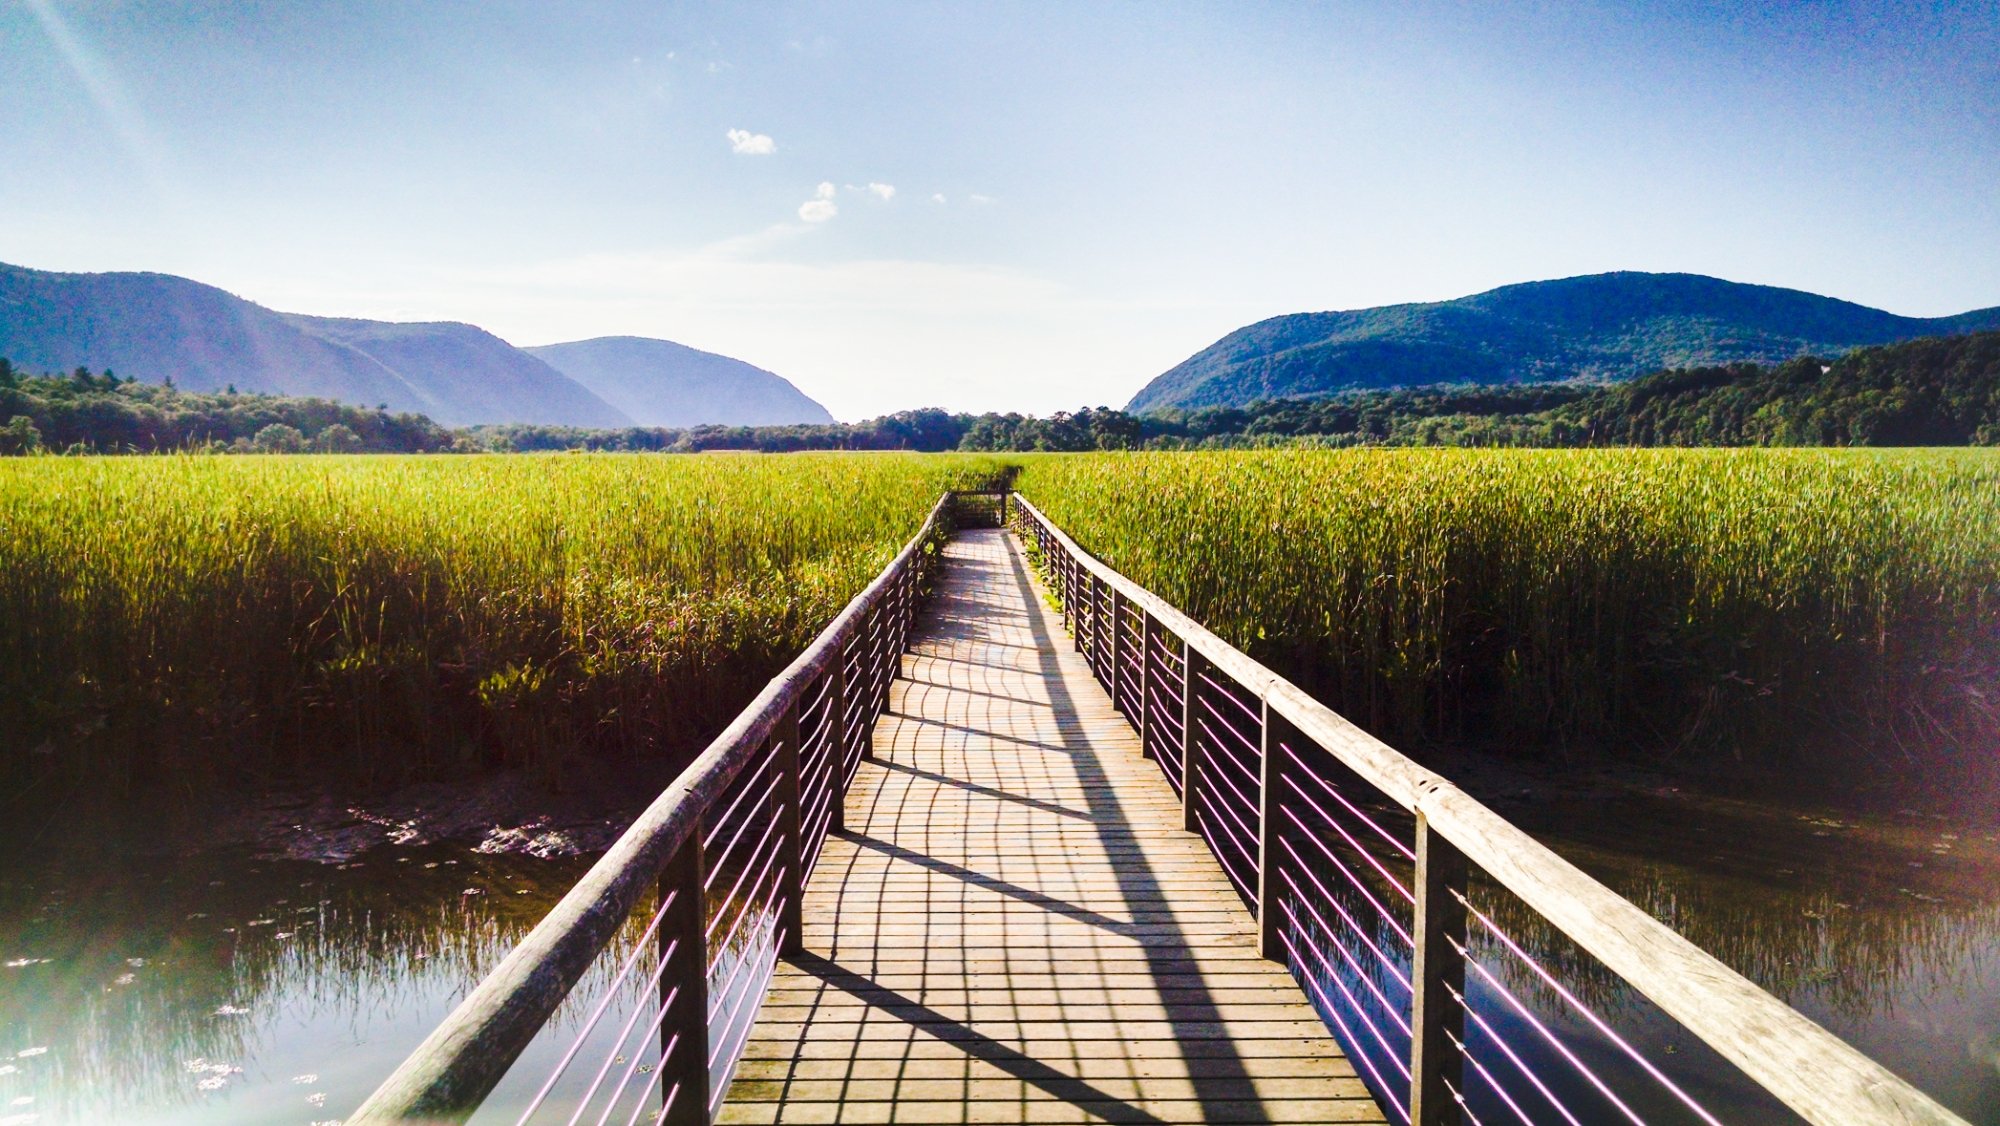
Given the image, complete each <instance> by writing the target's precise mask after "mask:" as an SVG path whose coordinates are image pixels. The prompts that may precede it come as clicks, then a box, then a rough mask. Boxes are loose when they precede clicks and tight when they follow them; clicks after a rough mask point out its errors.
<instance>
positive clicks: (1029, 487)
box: [1017, 450, 2000, 793]
mask: <svg viewBox="0 0 2000 1126" xmlns="http://www.w3.org/2000/svg"><path fill="white" fill-rule="evenodd" d="M1026 460H1027V464H1026V468H1025V470H1024V471H1023V472H1022V474H1021V476H1020V478H1019V480H1018V482H1017V487H1018V488H1020V490H1021V491H1022V493H1023V494H1024V495H1026V496H1028V497H1029V498H1030V499H1032V500H1034V501H1035V503H1036V504H1038V505H1039V506H1041V508H1042V509H1043V511H1045V512H1046V513H1047V514H1048V515H1049V516H1050V517H1051V518H1052V519H1054V520H1055V521H1056V522H1057V523H1058V524H1061V525H1062V526H1064V527H1065V528H1066V529H1067V530H1068V531H1069V532H1070V534H1071V535H1073V536H1075V537H1076V539H1077V540H1078V542H1079V543H1081V544H1083V545H1084V547H1085V548H1086V549H1088V550H1090V551H1092V552H1094V553H1096V554H1098V555H1100V556H1101V557H1103V558H1104V559H1106V560H1107V561H1108V562H1110V563H1111V564H1112V565H1113V566H1115V567H1117V568H1119V569H1120V570H1122V571H1124V572H1125V573H1126V574H1128V575H1130V576H1131V577H1132V578H1134V579H1135V580H1137V581H1138V582H1140V583H1141V584H1142V585H1145V586H1147V587H1149V588H1150V589H1152V590H1154V591H1155V592H1157V593H1158V594H1160V595H1162V596H1163V597H1165V598H1166V599H1167V600H1168V601H1170V602H1172V603H1174V604H1175V605H1177V606H1180V607H1181V608H1182V609H1183V610H1186V611H1187V612H1188V613H1190V614H1191V615H1193V616H1194V617H1195V618H1197V619H1198V620H1200V621H1202V622H1203V623H1204V624H1206V625H1208V626H1209V627H1210V628H1211V629H1214V630H1215V631H1216V632H1217V633H1219V634H1221V635H1222V636H1223V637H1225V638H1227V639H1228V640H1229V641H1231V642H1232V643H1234V644H1236V645H1238V646H1240V647H1242V648H1244V649H1246V650H1247V651H1249V652H1250V653H1251V654H1252V655H1253V656H1256V657H1258V658H1259V659H1261V660H1263V661H1265V662H1266V663H1268V664H1270V665H1272V666H1273V667H1275V668H1277V669H1278V670H1279V671H1281V672H1283V673H1284V674H1286V675H1288V676H1291V677H1293V678H1294V679H1296V680H1297V681H1298V682H1299V683H1300V684H1301V686H1302V687H1305V688H1307V689H1309V690H1310V691H1312V692H1314V694H1315V695H1317V696H1319V697H1320V698H1321V699H1322V700H1324V701H1325V702H1326V703H1327V704H1328V705H1330V706H1332V707H1333V708H1335V709H1336V710H1338V711H1340V712H1342V713H1343V714H1345V715H1347V716H1348V717H1349V718H1351V719H1353V720H1354V721H1355V722H1357V723H1360V724H1361V725H1362V726H1364V727H1367V728H1369V729H1370V730H1372V731H1374V732H1375V733H1376V734H1378V735H1380V736H1382V737H1383V738H1385V739H1387V740H1389V741H1390V742H1391V743H1394V744H1396V745H1398V746H1401V747H1403V748H1405V749H1406V750H1408V751H1411V752H1414V753H1418V754H1419V756H1420V757H1421V753H1422V751H1423V749H1424V748H1425V747H1437V746H1443V745H1452V746H1462V747H1466V748H1468V749H1471V750H1476V751H1486V752H1496V753H1499V754H1502V755H1505V756H1510V757H1516V758H1524V757H1525V758H1549V759H1555V760H1558V761H1564V762H1570V763H1577V762H1585V763H1589V762H1605V761H1624V762H1636V763H1643V764H1646V765H1649V766H1653V767H1659V768H1664V769H1669V770H1674V771H1682V770H1686V771H1693V772H1707V773H1723V774H1731V775H1734V776H1736V777H1738V778H1742V779H1748V780H1753V781H1754V780H1760V779H1761V780H1763V781H1766V782H1771V783H1775V784H1776V785H1778V786H1780V787H1781V788H1785V789H1791V788H1794V787H1796V786H1797V785H1798V784H1799V783H1800V782H1801V781H1804V780H1811V781H1814V782H1834V783H1840V784H1847V785H1852V786H1860V787H1873V788H1883V789H1889V790H1899V789H1902V788H1904V787H1905V786H1908V785H1911V784H1915V785H1917V786H1918V788H1922V787H1923V784H1925V783H1927V782H1931V783H1935V785H1932V786H1931V787H1930V789H1931V790H1932V792H1933V793H1942V792H1946V791H1948V790H1950V789H1952V788H1955V787H1959V786H1961V785H1963V784H1965V783H1967V782H1979V783H1983V784H1984V786H1985V787H1986V788H1984V789H1983V790H1981V791H1980V792H1984V793H1991V792H1992V790H1991V786H1992V784H1993V783H1994V782H1995V781H1996V780H2000V774H1996V766H1997V765H2000V762H1996V760H2000V755H1996V753H1995V748H1996V747H1997V746H2000V455H1996V454H1995V453H1993V452H1991V451H1985V450H1949V451H1943V450H1940V451H1883V450H1870V451H1859V450H1853V451H1849V450H1617V451H1602V450H1592V451H1525V450H1520V451H1517V450H1507V451H1500V450H1490V451H1471V450H1408V451H1405V450H1393V451H1382V450H1377V451H1358V450H1357V451H1328V452H1314V451H1275V452H1261V453H1228V454H1194V455H1185V454H1137V455H1083V456H1057V457H1030V458H1028V459H1026Z"/></svg>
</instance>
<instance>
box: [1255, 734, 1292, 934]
mask: <svg viewBox="0 0 2000 1126" xmlns="http://www.w3.org/2000/svg"><path fill="white" fill-rule="evenodd" d="M1261 730H1262V732H1263V737H1262V740H1261V746H1260V748H1259V749H1260V751H1261V753H1262V755H1263V758H1262V760H1261V761H1259V762H1258V764H1257V935H1258V940H1257V945H1258V947H1259V949H1260V951H1261V952H1262V953H1263V955H1264V957H1266V958H1269V959H1270V960H1272V961H1274V962H1283V961H1284V960H1285V944H1284V940H1283V937H1282V934H1281V930H1280V928H1282V927H1283V926H1284V914H1283V912H1281V911H1279V910H1278V893H1279V889H1280V888H1281V887H1283V886H1284V881H1283V880H1281V879H1280V878H1279V876H1278V866H1279V865H1280V864H1282V863H1284V856H1283V853H1284V850H1283V849H1282V848H1280V847H1279V846H1278V834H1279V832H1280V831H1281V827H1280V822H1281V821H1282V820H1283V818H1282V817H1281V816H1280V814H1279V810H1280V808H1281V807H1282V805H1283V803H1284V800H1285V787H1286V785H1287V784H1288V780H1287V771H1286V770H1285V751H1284V740H1285V732H1287V731H1289V730H1290V727H1289V725H1287V724H1286V723H1285V720H1284V717H1283V716H1280V715H1279V714H1278V713H1277V712H1275V711H1272V710H1271V701H1270V699H1269V698H1268V697H1267V698H1266V699H1265V700H1264V707H1263V724H1262V727H1261Z"/></svg>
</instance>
